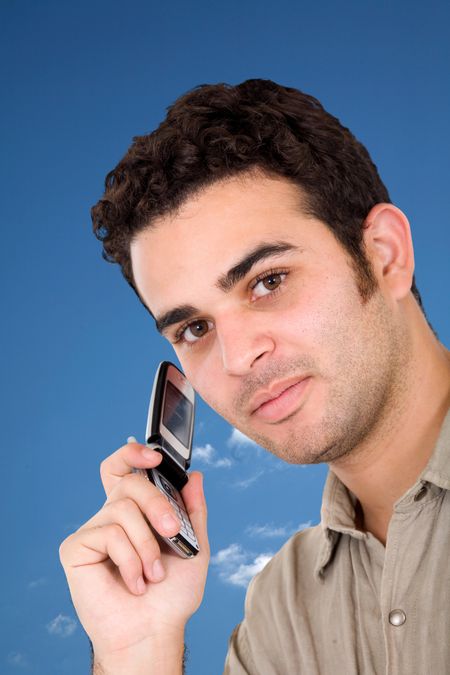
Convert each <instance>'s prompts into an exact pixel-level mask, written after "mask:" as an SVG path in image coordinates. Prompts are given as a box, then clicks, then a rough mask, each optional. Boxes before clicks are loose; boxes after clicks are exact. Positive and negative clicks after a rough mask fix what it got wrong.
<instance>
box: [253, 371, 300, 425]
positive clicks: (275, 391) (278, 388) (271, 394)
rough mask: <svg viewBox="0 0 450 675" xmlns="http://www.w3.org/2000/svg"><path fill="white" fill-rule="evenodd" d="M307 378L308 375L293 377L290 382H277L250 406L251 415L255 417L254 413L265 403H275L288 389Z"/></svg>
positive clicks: (261, 393) (255, 398)
mask: <svg viewBox="0 0 450 675" xmlns="http://www.w3.org/2000/svg"><path fill="white" fill-rule="evenodd" d="M306 378H307V376H306V375H303V376H298V375H297V376H296V377H291V378H289V379H288V380H283V381H282V382H276V383H275V384H273V385H272V386H271V387H270V389H267V390H266V391H261V392H259V393H258V394H257V395H256V396H255V397H254V398H253V399H252V400H251V402H250V406H249V408H250V414H251V415H253V413H255V412H256V411H257V410H258V408H260V407H261V406H263V405H264V404H265V403H268V402H269V401H274V400H275V399H277V398H278V397H279V396H281V394H282V393H283V392H285V391H286V390H287V389H289V388H290V387H292V386H294V385H296V384H299V383H300V382H302V381H303V380H305V379H306Z"/></svg>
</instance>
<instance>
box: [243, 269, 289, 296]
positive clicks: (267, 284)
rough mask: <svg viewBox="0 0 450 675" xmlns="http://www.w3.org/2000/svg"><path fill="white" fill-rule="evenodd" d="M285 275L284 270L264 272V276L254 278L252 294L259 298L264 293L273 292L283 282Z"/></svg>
mask: <svg viewBox="0 0 450 675" xmlns="http://www.w3.org/2000/svg"><path fill="white" fill-rule="evenodd" d="M286 277H287V273H286V272H271V273H269V274H266V275H265V276H264V277H262V278H260V279H257V280H256V282H255V284H254V286H253V288H252V291H253V295H254V296H256V297H257V298H261V297H263V296H264V295H269V294H270V293H273V292H274V291H276V290H277V288H278V287H279V286H280V285H281V284H282V283H283V281H284V280H285V279H286Z"/></svg>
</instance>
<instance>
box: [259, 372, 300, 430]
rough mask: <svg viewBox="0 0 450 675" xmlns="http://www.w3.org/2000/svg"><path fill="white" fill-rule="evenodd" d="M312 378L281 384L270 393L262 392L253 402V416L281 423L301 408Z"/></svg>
mask: <svg viewBox="0 0 450 675" xmlns="http://www.w3.org/2000/svg"><path fill="white" fill-rule="evenodd" d="M310 380H311V377H300V378H299V377H297V378H295V379H293V378H291V379H290V380H285V381H284V382H279V383H277V384H276V385H275V386H273V387H272V388H271V390H270V391H266V392H261V393H260V394H258V395H257V396H255V398H254V399H253V401H252V405H251V411H252V412H251V415H252V416H254V417H256V418H258V419H260V420H262V421H265V422H271V423H275V422H281V421H282V420H284V419H285V418H286V417H290V416H291V415H292V414H293V413H294V412H296V411H297V409H298V408H299V407H300V405H301V402H302V399H303V394H304V391H305V389H306V388H307V386H308V384H309V382H310Z"/></svg>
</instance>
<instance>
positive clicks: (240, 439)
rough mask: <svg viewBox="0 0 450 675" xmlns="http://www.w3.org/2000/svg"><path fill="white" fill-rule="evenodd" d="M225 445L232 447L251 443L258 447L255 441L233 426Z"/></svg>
mask: <svg viewBox="0 0 450 675" xmlns="http://www.w3.org/2000/svg"><path fill="white" fill-rule="evenodd" d="M227 445H229V446H230V447H232V448H235V447H237V446H238V447H239V446H242V445H253V446H255V447H259V446H258V444H257V443H255V441H252V439H251V438H249V437H248V436H246V435H245V434H243V433H242V431H239V430H238V429H235V428H234V427H233V431H232V432H231V435H230V437H229V439H228V441H227Z"/></svg>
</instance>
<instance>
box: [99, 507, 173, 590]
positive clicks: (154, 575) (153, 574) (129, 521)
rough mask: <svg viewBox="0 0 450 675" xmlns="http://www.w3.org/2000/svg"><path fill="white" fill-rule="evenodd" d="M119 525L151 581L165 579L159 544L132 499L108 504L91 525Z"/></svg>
mask: <svg viewBox="0 0 450 675" xmlns="http://www.w3.org/2000/svg"><path fill="white" fill-rule="evenodd" d="M114 523H115V524H118V525H120V527H121V528H122V529H123V530H124V532H125V533H126V535H127V537H128V539H129V540H130V542H131V545H132V546H133V548H134V550H135V551H136V552H137V554H138V556H139V558H140V560H141V563H142V568H143V570H144V574H145V576H146V577H147V579H148V580H149V581H153V582H158V581H162V579H163V578H164V567H163V565H162V563H161V551H160V548H159V545H158V542H157V540H156V538H155V535H154V534H153V532H152V530H151V528H150V526H149V524H148V522H147V521H146V520H145V518H144V516H143V514H142V512H141V510H140V509H139V507H138V505H137V504H136V502H134V501H133V500H132V499H129V498H124V499H118V500H116V501H113V502H109V503H106V504H105V505H104V507H103V508H102V509H101V510H100V511H99V512H98V513H97V514H96V516H94V518H93V519H91V521H90V525H91V526H92V525H96V526H97V527H98V526H105V525H110V524H114Z"/></svg>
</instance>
